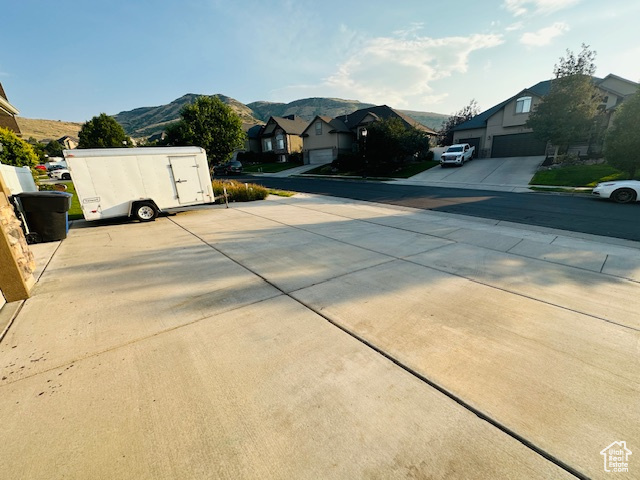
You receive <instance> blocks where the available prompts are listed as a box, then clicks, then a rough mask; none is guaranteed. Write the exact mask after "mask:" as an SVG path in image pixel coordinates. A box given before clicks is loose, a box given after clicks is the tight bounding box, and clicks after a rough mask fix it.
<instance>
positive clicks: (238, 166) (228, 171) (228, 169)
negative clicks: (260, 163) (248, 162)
mask: <svg viewBox="0 0 640 480" xmlns="http://www.w3.org/2000/svg"><path fill="white" fill-rule="evenodd" d="M213 173H214V174H215V175H240V174H241V173H242V163H240V162H239V161H238V160H231V161H229V162H223V163H220V164H218V165H216V166H214V167H213Z"/></svg>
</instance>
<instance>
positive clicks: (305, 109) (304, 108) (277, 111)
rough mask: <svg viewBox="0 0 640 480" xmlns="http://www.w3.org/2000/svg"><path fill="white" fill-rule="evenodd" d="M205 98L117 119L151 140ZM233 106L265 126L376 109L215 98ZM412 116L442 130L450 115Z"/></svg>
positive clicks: (349, 103) (319, 100)
mask: <svg viewBox="0 0 640 480" xmlns="http://www.w3.org/2000/svg"><path fill="white" fill-rule="evenodd" d="M200 96H201V95H197V94H194V93H188V94H186V95H183V96H182V97H180V98H177V99H175V100H174V101H172V102H171V103H169V104H167V105H160V106H157V107H140V108H135V109H133V110H129V111H125V112H120V113H118V114H116V115H114V118H115V119H116V120H117V121H118V123H120V125H122V127H123V128H124V130H125V132H126V133H127V135H130V136H132V137H136V138H140V137H148V136H150V135H153V134H154V133H160V132H162V130H163V129H164V128H166V127H167V125H169V124H171V123H173V122H175V121H177V120H178V119H179V118H180V111H181V110H182V108H183V107H184V106H185V105H188V104H191V103H193V102H194V101H195V99H196V98H198V97H200ZM215 96H217V97H218V98H220V100H222V101H223V102H224V103H226V104H227V105H229V106H230V107H231V109H232V110H233V111H235V112H236V113H237V114H238V116H239V117H240V118H241V119H242V121H243V122H244V123H247V124H255V123H265V122H266V121H267V120H268V119H269V117H271V116H274V117H284V116H287V115H296V116H299V117H300V118H303V119H305V120H307V121H311V120H313V118H314V117H315V116H316V115H327V116H329V117H331V118H335V117H339V116H340V115H347V114H349V113H352V112H355V111H356V110H359V109H361V108H368V107H373V106H374V105H373V104H371V103H362V102H359V101H357V100H342V99H340V98H324V97H316V98H305V99H302V100H295V101H293V102H290V103H276V102H264V101H258V102H252V103H249V104H246V105H245V104H244V103H242V102H239V101H238V100H236V99H234V98H231V97H227V96H225V95H221V94H217V95H215ZM399 111H400V112H402V113H405V114H407V115H409V116H410V117H411V118H413V119H414V120H416V121H417V122H420V123H421V124H423V125H425V126H427V127H430V128H432V129H434V130H439V129H440V127H441V126H442V122H443V121H444V120H446V119H447V118H448V117H449V115H444V114H441V113H433V112H419V111H413V110H399Z"/></svg>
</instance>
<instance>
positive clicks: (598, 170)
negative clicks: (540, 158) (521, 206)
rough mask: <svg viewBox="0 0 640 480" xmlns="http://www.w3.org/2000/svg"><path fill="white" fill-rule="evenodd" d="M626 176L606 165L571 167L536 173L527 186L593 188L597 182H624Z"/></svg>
mask: <svg viewBox="0 0 640 480" xmlns="http://www.w3.org/2000/svg"><path fill="white" fill-rule="evenodd" d="M625 178H626V175H625V174H624V173H622V172H621V171H620V170H617V169H615V168H613V167H612V166H610V165H607V164H600V165H572V166H569V167H563V168H557V169H554V170H545V171H540V172H537V173H536V174H535V175H534V177H533V178H532V179H531V181H530V182H529V185H556V186H567V187H595V186H596V184H597V183H598V182H606V181H611V180H624V179H625Z"/></svg>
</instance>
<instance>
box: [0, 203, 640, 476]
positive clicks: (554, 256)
mask: <svg viewBox="0 0 640 480" xmlns="http://www.w3.org/2000/svg"><path fill="white" fill-rule="evenodd" d="M80 226H82V225H81V224H77V225H75V226H74V227H76V228H73V229H72V230H71V231H70V234H69V238H67V239H66V240H65V241H63V242H62V244H61V245H60V246H59V248H58V249H57V251H55V254H54V255H53V258H52V259H51V261H50V263H49V264H48V266H47V268H46V270H45V271H44V273H43V274H42V276H41V278H40V281H39V283H38V284H37V286H36V289H35V291H34V296H33V297H32V298H31V299H29V300H28V301H27V302H26V303H25V304H24V305H23V307H22V309H21V310H20V312H19V313H18V315H17V317H16V319H15V321H14V323H13V325H12V326H11V328H10V329H9V331H8V334H7V336H6V337H5V339H4V340H3V341H2V343H0V368H1V369H2V370H1V377H0V378H1V380H0V410H1V411H2V413H3V428H2V429H1V430H0V443H1V444H2V445H3V452H2V453H3V455H2V456H0V471H2V472H3V474H4V475H5V476H6V477H7V478H29V479H39V478H42V479H45V478H47V479H48V478H77V479H81V478H105V479H106V478H109V479H111V478H131V479H134V478H135V479H139V478H166V479H170V478H171V479H172V478H363V477H365V478H368V477H371V478H422V477H427V478H443V479H444V478H574V476H575V475H577V476H585V477H587V476H588V477H591V478H608V477H607V475H608V474H606V473H605V472H604V469H603V458H602V456H601V455H600V451H601V450H602V449H604V448H605V447H607V446H608V445H609V444H611V443H612V442H614V441H626V442H627V445H628V447H629V448H630V449H631V450H632V451H635V449H637V448H638V442H639V439H640V422H639V421H638V420H639V417H640V412H639V410H638V408H637V405H638V401H639V400H640V368H639V367H640V365H639V360H638V344H639V343H638V339H639V338H640V337H639V331H640V316H639V315H638V313H637V312H638V311H639V308H638V307H639V306H640V244H638V243H635V242H626V241H616V242H611V241H609V240H608V239H606V238H600V237H594V236H589V235H584V234H582V235H578V234H575V235H574V234H571V233H569V232H559V231H553V230H549V229H543V228H531V227H528V228H527V227H522V226H520V225H514V224H507V223H504V222H497V221H493V220H478V219H469V218H467V217H462V216H455V215H447V214H441V213H435V212H429V211H418V210H412V209H408V208H401V207H393V206H388V205H376V204H367V203H364V202H356V201H344V200H340V199H335V198H325V197H319V196H311V195H296V196H295V197H292V198H273V199H271V198H270V199H268V200H266V201H264V202H255V203H250V204H238V205H233V206H232V207H231V208H229V209H224V208H218V207H214V208H211V209H206V210H199V211H192V212H185V213H181V214H178V215H175V216H172V217H167V218H160V219H158V220H157V221H156V222H153V223H147V224H140V223H125V224H121V225H118V224H115V225H103V226H96V225H86V228H77V227H80ZM638 471H640V462H635V459H634V458H633V457H630V466H629V472H627V473H617V474H616V478H636V477H637V472H638Z"/></svg>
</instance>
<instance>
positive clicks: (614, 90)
mask: <svg viewBox="0 0 640 480" xmlns="http://www.w3.org/2000/svg"><path fill="white" fill-rule="evenodd" d="M593 80H594V83H595V85H596V86H597V87H598V89H599V91H600V93H601V95H602V105H601V108H602V110H603V111H604V112H605V113H607V114H608V115H611V113H612V112H613V110H614V109H615V108H616V106H617V105H619V104H620V103H621V102H622V101H623V100H624V99H625V98H626V97H627V96H629V95H632V94H633V93H635V91H636V90H637V88H638V84H637V83H635V82H632V81H629V80H626V79H624V78H621V77H618V76H616V75H607V76H606V77H605V78H602V79H601V78H595V77H594V79H593ZM550 88H551V80H546V81H544V82H539V83H537V84H535V85H534V86H532V87H529V88H526V89H524V90H522V91H521V92H519V93H517V94H516V95H514V96H513V97H510V98H508V99H506V100H505V101H503V102H501V103H499V104H497V105H495V106H493V107H491V108H490V109H488V110H485V111H484V112H482V113H480V114H478V115H476V116H475V117H473V118H471V119H470V120H468V121H466V122H464V123H461V124H460V125H458V126H456V127H454V129H453V132H454V133H453V143H469V144H471V145H473V146H475V147H476V151H477V152H479V156H480V157H527V156H536V155H545V153H546V151H547V144H546V142H543V141H540V140H538V139H536V138H535V136H534V134H533V131H532V130H531V129H530V128H527V127H526V126H525V124H526V122H527V120H528V119H529V114H530V112H532V111H533V109H534V108H535V106H536V105H537V104H538V103H539V102H540V101H541V100H542V98H543V97H544V96H545V95H546V94H547V93H549V90H550ZM582 150H586V146H583V148H582Z"/></svg>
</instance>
